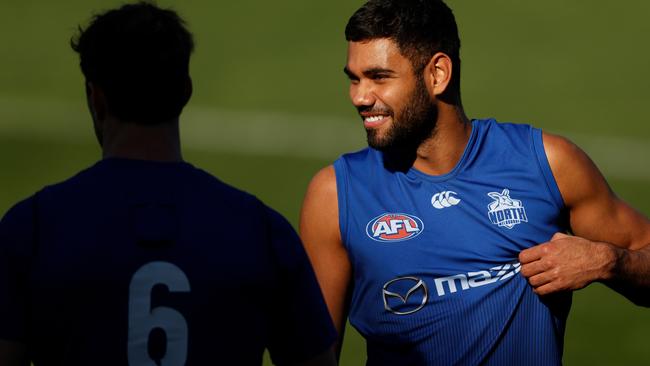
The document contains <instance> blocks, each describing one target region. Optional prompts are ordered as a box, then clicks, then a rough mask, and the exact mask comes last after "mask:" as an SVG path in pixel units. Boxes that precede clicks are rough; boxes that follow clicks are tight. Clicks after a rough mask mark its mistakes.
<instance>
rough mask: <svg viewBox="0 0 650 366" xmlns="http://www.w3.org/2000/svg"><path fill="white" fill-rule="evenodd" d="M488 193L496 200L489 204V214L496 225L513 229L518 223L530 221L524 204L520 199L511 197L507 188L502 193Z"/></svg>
mask: <svg viewBox="0 0 650 366" xmlns="http://www.w3.org/2000/svg"><path fill="white" fill-rule="evenodd" d="M487 195H488V196H490V198H492V199H493V200H494V202H492V203H490V204H489V205H488V216H489V218H490V221H491V222H492V223H493V224H494V225H497V226H499V227H505V228H507V229H512V228H513V227H514V226H515V225H517V224H520V223H522V222H528V216H526V209H525V208H524V205H523V204H522V203H521V201H520V200H516V199H512V198H510V190H508V189H507V188H506V189H504V190H503V191H502V192H501V193H499V192H490V193H488V194H487Z"/></svg>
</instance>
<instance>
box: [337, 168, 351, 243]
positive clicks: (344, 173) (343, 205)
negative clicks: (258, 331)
mask: <svg viewBox="0 0 650 366" xmlns="http://www.w3.org/2000/svg"><path fill="white" fill-rule="evenodd" d="M334 172H335V175H336V198H337V200H338V208H339V232H340V234H341V241H342V242H343V246H344V247H345V248H346V249H349V248H348V204H347V200H346V197H347V196H348V192H347V190H348V170H347V166H346V163H345V159H344V158H343V157H340V158H339V159H337V160H336V161H335V162H334Z"/></svg>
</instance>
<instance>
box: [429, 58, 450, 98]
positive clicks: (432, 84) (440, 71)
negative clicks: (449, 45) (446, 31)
mask: <svg viewBox="0 0 650 366" xmlns="http://www.w3.org/2000/svg"><path fill="white" fill-rule="evenodd" d="M424 73H425V75H424V76H425V80H426V83H427V88H428V89H429V91H430V92H431V95H434V96H435V97H436V98H439V97H440V96H441V95H442V94H444V93H445V91H447V89H448V88H449V84H450V83H451V77H452V75H451V73H452V62H451V58H450V57H449V56H447V54H445V53H442V52H438V53H436V54H435V55H433V57H431V60H430V61H429V63H428V64H427V66H426V67H425V70H424Z"/></svg>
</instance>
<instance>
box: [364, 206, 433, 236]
mask: <svg viewBox="0 0 650 366" xmlns="http://www.w3.org/2000/svg"><path fill="white" fill-rule="evenodd" d="M423 230H424V223H422V220H420V218H419V217H416V216H413V215H408V214H403V213H385V214H381V215H379V216H377V217H375V218H374V219H372V220H370V222H369V223H368V225H366V234H367V235H368V237H369V238H370V239H372V240H375V241H381V242H394V241H403V240H409V239H413V238H415V237H416V236H418V235H420V233H421V232H422V231H423Z"/></svg>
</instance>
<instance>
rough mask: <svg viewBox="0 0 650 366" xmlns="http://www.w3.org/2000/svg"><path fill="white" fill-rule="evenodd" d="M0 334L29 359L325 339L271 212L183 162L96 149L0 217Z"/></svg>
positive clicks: (276, 348)
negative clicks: (90, 158)
mask: <svg viewBox="0 0 650 366" xmlns="http://www.w3.org/2000/svg"><path fill="white" fill-rule="evenodd" d="M0 339H6V340H13V341H18V342H21V343H25V344H27V345H28V348H29V352H30V357H31V359H32V360H33V361H34V364H36V365H45V366H48V365H65V366H71V365H111V366H114V365H138V366H139V365H160V364H163V365H209V364H217V365H218V364H221V365H260V364H261V363H262V354H263V351H264V349H265V348H268V349H269V350H270V353H271V357H272V358H273V360H274V361H275V362H277V363H291V362H294V361H297V360H301V359H305V358H309V357H311V356H314V355H316V354H317V353H320V352H322V351H324V350H326V349H327V348H328V347H329V346H330V345H331V344H332V343H333V342H334V340H335V339H336V335H335V330H334V328H333V326H332V324H331V320H330V318H329V314H328V313H327V308H326V306H325V303H324V301H323V299H322V295H321V292H320V289H319V287H318V285H317V282H316V279H315V276H314V274H313V271H312V269H311V266H310V265H309V262H308V259H307V257H306V254H305V252H304V250H303V248H302V245H301V244H300V241H299V239H298V237H297V235H296V234H295V231H294V230H293V229H292V228H291V226H290V225H289V224H288V222H286V220H284V218H282V217H281V216H280V215H279V214H277V213H276V212H274V211H272V210H271V209H269V208H268V207H266V206H264V205H263V204H262V203H261V202H260V201H258V200H257V199H256V198H254V197H253V196H251V195H248V194H246V193H244V192H241V191H239V190H236V189H234V188H232V187H230V186H228V185H226V184H224V183H222V182H220V181H219V180H217V179H216V178H214V177H212V176H210V175H209V174H207V173H205V172H203V171H201V170H199V169H196V168H194V167H193V166H191V165H190V164H187V163H157V162H146V161H136V160H124V159H108V160H103V161H101V162H99V163H97V164H96V165H94V166H93V167H91V168H89V169H87V170H85V171H83V172H81V173H79V174H78V175H76V176H75V177H73V178H71V179H70V180H68V181H66V182H63V183H61V184H57V185H54V186H49V187H46V188H44V189H43V190H42V191H40V192H38V193H37V194H36V195H34V196H32V197H31V198H29V199H27V200H25V201H23V202H21V203H19V204H18V205H16V206H14V207H13V208H12V209H11V210H10V211H9V212H8V213H7V214H6V215H5V217H4V218H3V220H2V222H1V223H0Z"/></svg>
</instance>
